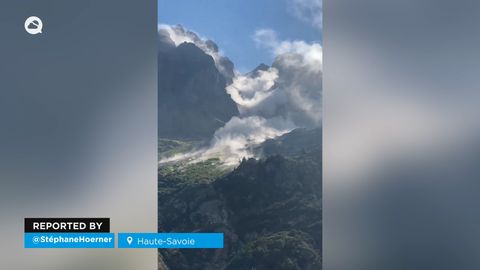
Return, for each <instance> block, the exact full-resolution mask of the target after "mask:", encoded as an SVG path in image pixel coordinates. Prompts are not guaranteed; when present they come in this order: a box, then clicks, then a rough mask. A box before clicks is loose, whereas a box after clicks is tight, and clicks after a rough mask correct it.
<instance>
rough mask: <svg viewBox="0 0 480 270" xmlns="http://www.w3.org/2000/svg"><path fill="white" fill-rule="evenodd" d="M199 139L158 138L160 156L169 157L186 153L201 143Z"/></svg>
mask: <svg viewBox="0 0 480 270" xmlns="http://www.w3.org/2000/svg"><path fill="white" fill-rule="evenodd" d="M200 144H201V142H199V141H179V140H170V139H163V138H159V139H158V157H159V158H167V157H171V156H173V155H176V154H181V153H186V152H189V151H191V150H193V149H194V148H195V147H196V146H198V145H200Z"/></svg>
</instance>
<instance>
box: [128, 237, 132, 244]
mask: <svg viewBox="0 0 480 270" xmlns="http://www.w3.org/2000/svg"><path fill="white" fill-rule="evenodd" d="M132 241H133V238H132V237H131V236H129V237H127V243H128V244H129V245H131V244H132Z"/></svg>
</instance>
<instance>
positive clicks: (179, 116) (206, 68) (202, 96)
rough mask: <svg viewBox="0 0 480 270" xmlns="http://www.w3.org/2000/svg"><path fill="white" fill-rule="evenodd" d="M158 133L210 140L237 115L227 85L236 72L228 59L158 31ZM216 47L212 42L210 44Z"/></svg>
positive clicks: (172, 137)
mask: <svg viewBox="0 0 480 270" xmlns="http://www.w3.org/2000/svg"><path fill="white" fill-rule="evenodd" d="M159 36H160V37H159V50H158V135H159V137H162V138H170V139H196V140H198V139H210V138H211V137H212V136H213V134H214V132H215V130H217V129H218V128H219V127H221V126H223V125H224V123H225V122H227V121H228V120H230V119H231V118H232V117H233V116H236V115H238V109H237V106H236V104H235V102H233V101H232V99H231V98H230V96H229V95H228V94H227V93H226V90H225V87H226V85H227V83H229V82H230V80H231V78H230V76H229V75H228V74H233V64H232V63H231V62H230V60H228V58H225V57H222V58H219V59H218V61H219V66H221V67H222V72H220V71H219V70H218V68H217V65H216V63H215V60H214V58H213V57H212V56H211V55H209V54H207V53H205V52H204V51H203V50H202V49H200V48H199V47H197V46H196V45H195V44H194V43H190V42H183V43H181V44H179V45H178V46H176V45H175V43H174V42H173V41H172V39H171V38H170V37H169V36H168V33H162V32H159ZM208 45H209V46H211V47H212V48H216V45H215V44H214V43H213V42H209V43H208Z"/></svg>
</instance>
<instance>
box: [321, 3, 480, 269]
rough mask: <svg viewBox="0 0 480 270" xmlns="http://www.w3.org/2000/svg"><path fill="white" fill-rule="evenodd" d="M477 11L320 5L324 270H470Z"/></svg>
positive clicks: (476, 221) (476, 218)
mask: <svg viewBox="0 0 480 270" xmlns="http://www.w3.org/2000/svg"><path fill="white" fill-rule="evenodd" d="M479 11H480V3H479V2H478V1H465V0H461V1H430V0H419V1H418V0H416V1H410V0H407V1H379V0H361V1H358V0H355V1H353V0H335V1H329V0H326V1H325V2H324V25H323V26H324V28H323V29H324V103H323V105H324V123H323V124H324V192H323V195H324V216H323V220H324V231H323V235H324V268H325V269H355V270H361V269H370V270H372V269H479V267H480V260H479V257H478V251H479V248H478V240H479V238H480V212H479V210H478V205H480V196H479V195H480V182H479V179H480V177H479V176H480V167H479V162H480V141H479V138H480V129H479V128H480V125H479V124H480V122H479V115H480V106H479V102H480V92H479V91H478V88H479V86H480V77H479V76H478V72H479V70H480V62H479V56H480V54H479V53H478V48H480V46H479V45H480V39H479V37H480V35H479V27H478V26H479V23H480V19H479V17H478V14H479Z"/></svg>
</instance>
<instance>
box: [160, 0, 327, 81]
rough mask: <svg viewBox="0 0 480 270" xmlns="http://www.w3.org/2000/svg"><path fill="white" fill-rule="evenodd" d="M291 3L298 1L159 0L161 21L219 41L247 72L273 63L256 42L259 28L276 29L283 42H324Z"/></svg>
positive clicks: (223, 48) (239, 68)
mask: <svg viewBox="0 0 480 270" xmlns="http://www.w3.org/2000/svg"><path fill="white" fill-rule="evenodd" d="M313 1H315V0H313ZM291 2H295V0H159V2H158V22H159V23H160V24H181V25H183V26H184V27H186V28H187V29H189V30H193V31H194V32H196V33H198V34H199V35H200V36H202V37H206V38H208V39H211V40H213V41H215V43H217V44H218V46H219V48H220V49H221V50H222V52H223V53H224V54H225V55H226V56H227V57H229V58H230V59H231V60H232V61H233V62H234V64H235V66H236V68H237V69H238V70H240V71H242V72H246V71H249V70H251V69H253V68H255V67H256V66H257V65H258V64H260V63H265V64H268V65H270V64H271V63H272V60H273V55H272V54H271V52H270V51H268V50H267V49H265V48H259V47H258V46H257V45H256V44H255V42H254V40H253V35H254V34H255V31H256V30H258V29H264V28H268V29H272V30H274V31H275V32H277V35H278V38H279V40H304V41H307V42H320V41H321V34H320V30H319V29H318V28H316V27H314V26H313V25H312V24H311V23H309V22H308V21H306V20H303V19H302V17H301V16H296V15H295V12H294V11H293V9H292V6H291ZM303 2H308V0H307V1H303Z"/></svg>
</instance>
